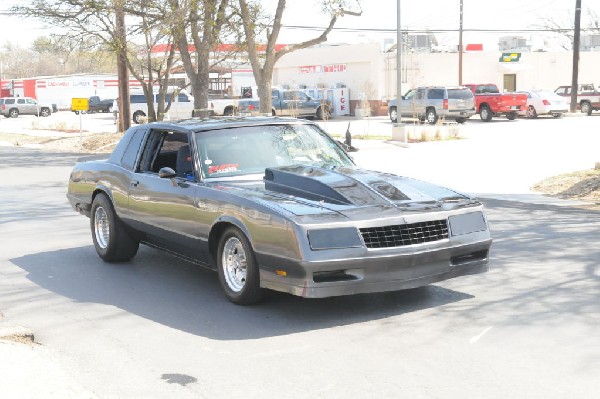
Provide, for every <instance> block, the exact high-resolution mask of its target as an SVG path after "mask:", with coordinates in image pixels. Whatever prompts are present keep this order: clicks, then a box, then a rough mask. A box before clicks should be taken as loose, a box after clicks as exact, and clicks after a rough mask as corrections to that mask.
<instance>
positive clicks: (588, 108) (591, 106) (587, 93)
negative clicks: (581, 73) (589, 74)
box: [554, 83, 600, 115]
mask: <svg viewBox="0 0 600 399" xmlns="http://www.w3.org/2000/svg"><path fill="white" fill-rule="evenodd" d="M554 92H555V93H556V94H558V95H559V96H561V97H563V98H568V99H569V100H568V101H569V103H570V98H571V86H559V87H558V88H557V89H556V90H554ZM577 109H579V110H581V112H583V113H584V114H587V115H591V114H592V111H599V110H600V91H599V90H598V89H596V87H595V86H594V84H593V83H585V84H580V85H579V86H578V88H577Z"/></svg>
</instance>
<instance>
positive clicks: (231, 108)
mask: <svg viewBox="0 0 600 399" xmlns="http://www.w3.org/2000/svg"><path fill="white" fill-rule="evenodd" d="M208 108H209V109H210V111H211V113H212V114H213V115H217V116H232V115H236V114H237V112H238V111H237V105H236V100H234V99H232V98H223V97H216V96H212V95H209V96H208Z"/></svg>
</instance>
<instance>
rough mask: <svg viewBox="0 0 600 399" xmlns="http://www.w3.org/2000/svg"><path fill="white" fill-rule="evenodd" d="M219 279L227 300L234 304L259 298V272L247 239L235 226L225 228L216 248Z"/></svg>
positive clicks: (248, 303)
mask: <svg viewBox="0 0 600 399" xmlns="http://www.w3.org/2000/svg"><path fill="white" fill-rule="evenodd" d="M217 269H218V272H219V282H220V283H221V287H222V288H223V291H225V295H226V296H227V299H229V300H230V301H231V302H233V303H235V304H237V305H252V304H254V303H257V302H258V301H260V299H261V297H262V290H261V288H260V273H259V270H258V265H257V264H256V259H255V257H254V251H253V250H252V246H251V245H250V241H248V239H247V238H246V236H245V235H244V233H242V232H241V231H240V230H239V229H238V228H236V227H233V226H232V227H229V228H227V229H225V231H224V232H223V235H222V236H221V238H220V239H219V247H218V251H217Z"/></svg>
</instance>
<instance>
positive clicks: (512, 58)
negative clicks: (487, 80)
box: [498, 53, 521, 62]
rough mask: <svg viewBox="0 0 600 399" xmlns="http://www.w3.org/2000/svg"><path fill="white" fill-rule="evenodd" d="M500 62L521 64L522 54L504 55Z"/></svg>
mask: <svg viewBox="0 0 600 399" xmlns="http://www.w3.org/2000/svg"><path fill="white" fill-rule="evenodd" d="M498 61H500V62H519V61H521V53H502V55H501V56H500V59H499V60H498Z"/></svg>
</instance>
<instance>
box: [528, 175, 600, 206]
mask: <svg viewBox="0 0 600 399" xmlns="http://www.w3.org/2000/svg"><path fill="white" fill-rule="evenodd" d="M532 190H534V191H538V192H541V193H543V194H546V195H550V196H553V197H558V198H563V199H576V200H582V201H589V202H591V203H595V204H597V205H600V169H589V170H581V171H577V172H572V173H565V174H562V175H558V176H552V177H549V178H546V179H544V180H542V181H541V182H539V183H537V184H535V185H534V186H533V187H532Z"/></svg>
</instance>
